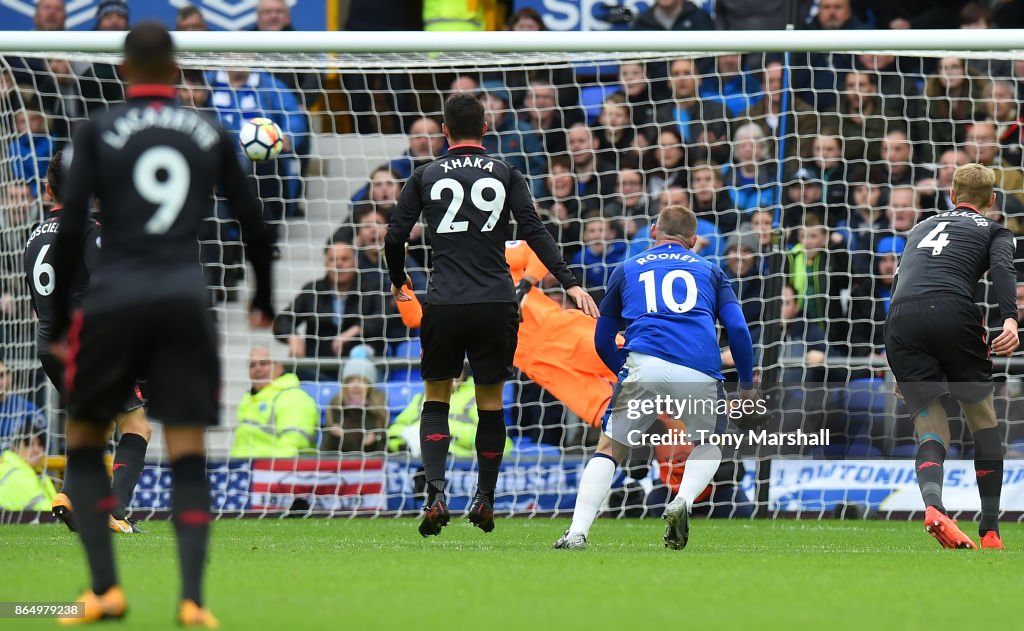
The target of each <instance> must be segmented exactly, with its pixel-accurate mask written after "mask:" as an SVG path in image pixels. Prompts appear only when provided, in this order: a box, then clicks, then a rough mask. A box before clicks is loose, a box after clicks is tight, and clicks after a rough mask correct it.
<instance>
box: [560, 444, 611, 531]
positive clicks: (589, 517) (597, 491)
mask: <svg viewBox="0 0 1024 631" xmlns="http://www.w3.org/2000/svg"><path fill="white" fill-rule="evenodd" d="M614 477H615V462H614V461H613V460H612V459H611V458H606V457H604V456H601V455H597V456H594V457H593V458H591V459H590V462H588V463H587V466H586V467H585V468H584V469H583V477H582V478H581V479H580V490H579V491H578V492H577V493H576V508H574V509H573V511H572V524H571V525H570V526H569V532H580V533H583V534H584V535H586V534H587V533H588V532H590V525H591V524H593V523H594V519H595V518H596V517H597V511H599V510H601V504H603V503H604V498H605V497H607V495H608V491H609V490H611V488H612V479H613V478H614Z"/></svg>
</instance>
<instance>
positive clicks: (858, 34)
mask: <svg viewBox="0 0 1024 631" xmlns="http://www.w3.org/2000/svg"><path fill="white" fill-rule="evenodd" d="M174 39H175V43H176V44H177V46H178V49H179V50H180V51H183V52H197V53H204V52H206V53H209V52H240V53H241V52H260V51H274V52H282V53H388V52H390V53H411V52H427V51H429V52H438V53H444V52H486V53H516V52H592V51H619V52H645V51H648V52H654V51H660V52H678V51H686V52H747V51H763V52H786V51H792V52H795V51H809V52H828V51H849V50H864V51H900V52H908V51H920V50H935V49H936V48H937V47H939V48H941V49H943V50H955V51H993V52H994V51H1000V52H1007V51H1022V50H1024V29H997V30H980V29H961V30H907V31H899V32H894V31H884V30H883V31H869V30H858V31H842V30H840V31H835V30H823V31H728V32H722V31H687V32H685V33H682V32H671V31H666V32H648V31H614V32H608V31H572V32H562V31H546V32H510V31H499V32H471V33H467V32H455V33H447V32H446V33H437V32H422V31H408V32H407V31H386V32H343V31H301V32H299V31H290V32H277V33H264V32H259V33H257V32H251V31H229V32H221V31H218V32H175V33H174ZM123 42H124V33H118V32H94V31H68V32H64V33H59V34H58V33H48V34H47V35H46V37H40V36H39V33H36V32H34V31H0V49H3V50H9V51H25V52H53V51H76V52H118V51H120V49H121V47H122V44H123Z"/></svg>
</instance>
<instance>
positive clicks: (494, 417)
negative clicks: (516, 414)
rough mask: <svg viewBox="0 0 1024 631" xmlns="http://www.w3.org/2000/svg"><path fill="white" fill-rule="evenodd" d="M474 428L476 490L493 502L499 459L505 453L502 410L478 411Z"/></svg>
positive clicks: (503, 413) (499, 465)
mask: <svg viewBox="0 0 1024 631" xmlns="http://www.w3.org/2000/svg"><path fill="white" fill-rule="evenodd" d="M479 417H480V420H479V422H478V423H477V428H476V463H477V467H478V476H479V477H478V479H477V489H478V491H479V492H480V493H483V494H484V495H487V496H488V497H489V498H490V500H491V501H492V502H493V501H494V489H495V488H496V487H497V485H498V472H499V471H500V470H501V457H502V455H503V454H504V453H505V412H504V410H479Z"/></svg>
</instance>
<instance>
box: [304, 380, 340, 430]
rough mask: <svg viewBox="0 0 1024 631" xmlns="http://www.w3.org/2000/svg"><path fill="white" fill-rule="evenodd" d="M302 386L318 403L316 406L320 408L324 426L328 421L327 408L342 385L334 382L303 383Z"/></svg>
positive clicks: (321, 423) (321, 420) (321, 422)
mask: <svg viewBox="0 0 1024 631" xmlns="http://www.w3.org/2000/svg"><path fill="white" fill-rule="evenodd" d="M300 385H301V387H302V389H303V390H304V391H305V392H306V394H308V395H309V396H311V397H313V400H314V401H316V406H317V407H318V408H320V425H323V424H324V423H325V422H326V421H327V406H328V405H330V403H331V400H332V399H333V398H334V397H335V396H336V395H337V394H338V391H339V390H341V384H339V383H337V382H333V381H323V382H320V381H303V382H302V383H301V384H300Z"/></svg>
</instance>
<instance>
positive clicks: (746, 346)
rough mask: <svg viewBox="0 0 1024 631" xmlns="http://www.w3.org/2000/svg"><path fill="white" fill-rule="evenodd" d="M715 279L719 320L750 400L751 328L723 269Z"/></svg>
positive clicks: (751, 369)
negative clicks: (727, 337)
mask: <svg viewBox="0 0 1024 631" xmlns="http://www.w3.org/2000/svg"><path fill="white" fill-rule="evenodd" d="M713 278H715V283H716V285H717V287H718V290H717V294H718V295H717V296H716V299H715V300H716V304H717V305H718V320H719V321H720V322H721V323H722V326H723V327H725V332H726V334H727V335H728V336H729V350H730V351H732V360H733V363H734V364H735V365H736V373H737V375H738V376H739V380H740V390H742V391H743V396H744V397H745V398H749V397H751V396H753V392H754V342H753V340H752V339H751V338H750V328H749V327H748V326H747V319H746V318H745V317H743V308H742V307H740V302H739V299H738V298H736V292H735V291H733V289H732V284H731V283H730V282H729V279H728V278H726V276H725V273H724V272H722V270H721V268H718V267H716V268H714V274H713Z"/></svg>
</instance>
